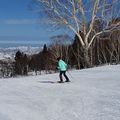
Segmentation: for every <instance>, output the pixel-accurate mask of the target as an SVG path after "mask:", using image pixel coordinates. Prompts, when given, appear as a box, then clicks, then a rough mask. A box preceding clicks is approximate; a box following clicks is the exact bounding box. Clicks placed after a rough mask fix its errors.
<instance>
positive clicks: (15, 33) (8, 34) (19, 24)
mask: <svg viewBox="0 0 120 120" xmlns="http://www.w3.org/2000/svg"><path fill="white" fill-rule="evenodd" d="M30 5H31V0H0V45H1V46H2V44H4V43H13V42H15V43H18V42H21V43H22V42H23V43H25V42H26V41H27V43H28V42H29V41H30V42H31V41H32V43H33V44H34V42H35V43H37V42H38V43H46V42H48V41H49V38H50V37H51V36H54V35H56V34H59V31H58V32H57V33H56V32H55V31H51V30H50V28H48V26H47V25H43V24H39V23H38V20H39V19H40V18H39V15H38V13H37V12H35V11H34V10H31V9H30V7H29V6H30ZM41 23H42V22H41ZM32 43H31V44H32Z"/></svg>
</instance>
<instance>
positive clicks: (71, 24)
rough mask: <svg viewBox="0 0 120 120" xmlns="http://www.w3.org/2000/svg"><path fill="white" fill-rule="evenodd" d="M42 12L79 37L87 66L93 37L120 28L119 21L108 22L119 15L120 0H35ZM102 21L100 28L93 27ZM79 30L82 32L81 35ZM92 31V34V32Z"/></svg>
mask: <svg viewBox="0 0 120 120" xmlns="http://www.w3.org/2000/svg"><path fill="white" fill-rule="evenodd" d="M35 1H36V3H37V5H39V6H40V7H39V9H42V13H46V15H47V17H48V18H49V23H51V24H53V25H55V26H56V25H59V26H61V25H62V26H63V27H67V28H68V29H70V30H72V31H73V32H74V33H75V34H76V35H77V36H78V38H79V42H80V44H81V47H82V48H83V52H84V62H85V66H86V67H89V65H90V57H89V49H90V47H91V44H92V43H93V41H94V40H95V38H97V37H99V36H100V35H101V34H103V33H105V32H110V31H113V30H114V29H118V28H120V22H118V23H117V24H109V22H110V21H111V20H112V19H113V18H116V17H119V16H120V9H119V4H120V0H35ZM39 12H40V11H39ZM40 13H41V12H40ZM98 19H102V20H103V21H104V23H103V26H102V29H101V30H99V31H98V30H97V31H96V29H94V23H95V21H96V20H98ZM88 23H89V24H88ZM79 31H82V32H83V33H84V38H82V37H81V35H80V34H79ZM91 33H92V35H91ZM93 33H94V34H93Z"/></svg>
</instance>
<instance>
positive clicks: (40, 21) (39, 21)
mask: <svg viewBox="0 0 120 120" xmlns="http://www.w3.org/2000/svg"><path fill="white" fill-rule="evenodd" d="M1 23H2V24H18V25H19V24H52V23H53V22H52V21H51V20H48V19H45V18H43V19H6V20H0V24H1Z"/></svg>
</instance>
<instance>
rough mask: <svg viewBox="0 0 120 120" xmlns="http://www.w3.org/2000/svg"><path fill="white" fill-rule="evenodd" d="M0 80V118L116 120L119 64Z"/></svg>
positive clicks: (119, 100) (118, 117) (119, 114)
mask: <svg viewBox="0 0 120 120" xmlns="http://www.w3.org/2000/svg"><path fill="white" fill-rule="evenodd" d="M67 75H68V76H69V78H70V80H71V82H70V83H61V84H60V83H57V81H58V80H59V74H58V73H56V74H47V75H41V76H29V77H19V78H9V79H0V120H120V65H111V66H110V65H108V66H103V67H96V68H90V69H84V70H73V71H69V72H68V73H67Z"/></svg>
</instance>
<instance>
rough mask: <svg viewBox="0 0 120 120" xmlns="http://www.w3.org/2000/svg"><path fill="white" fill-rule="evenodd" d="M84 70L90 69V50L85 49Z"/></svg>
mask: <svg viewBox="0 0 120 120" xmlns="http://www.w3.org/2000/svg"><path fill="white" fill-rule="evenodd" d="M83 57H84V68H89V67H90V57H89V49H87V48H86V47H83Z"/></svg>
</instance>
